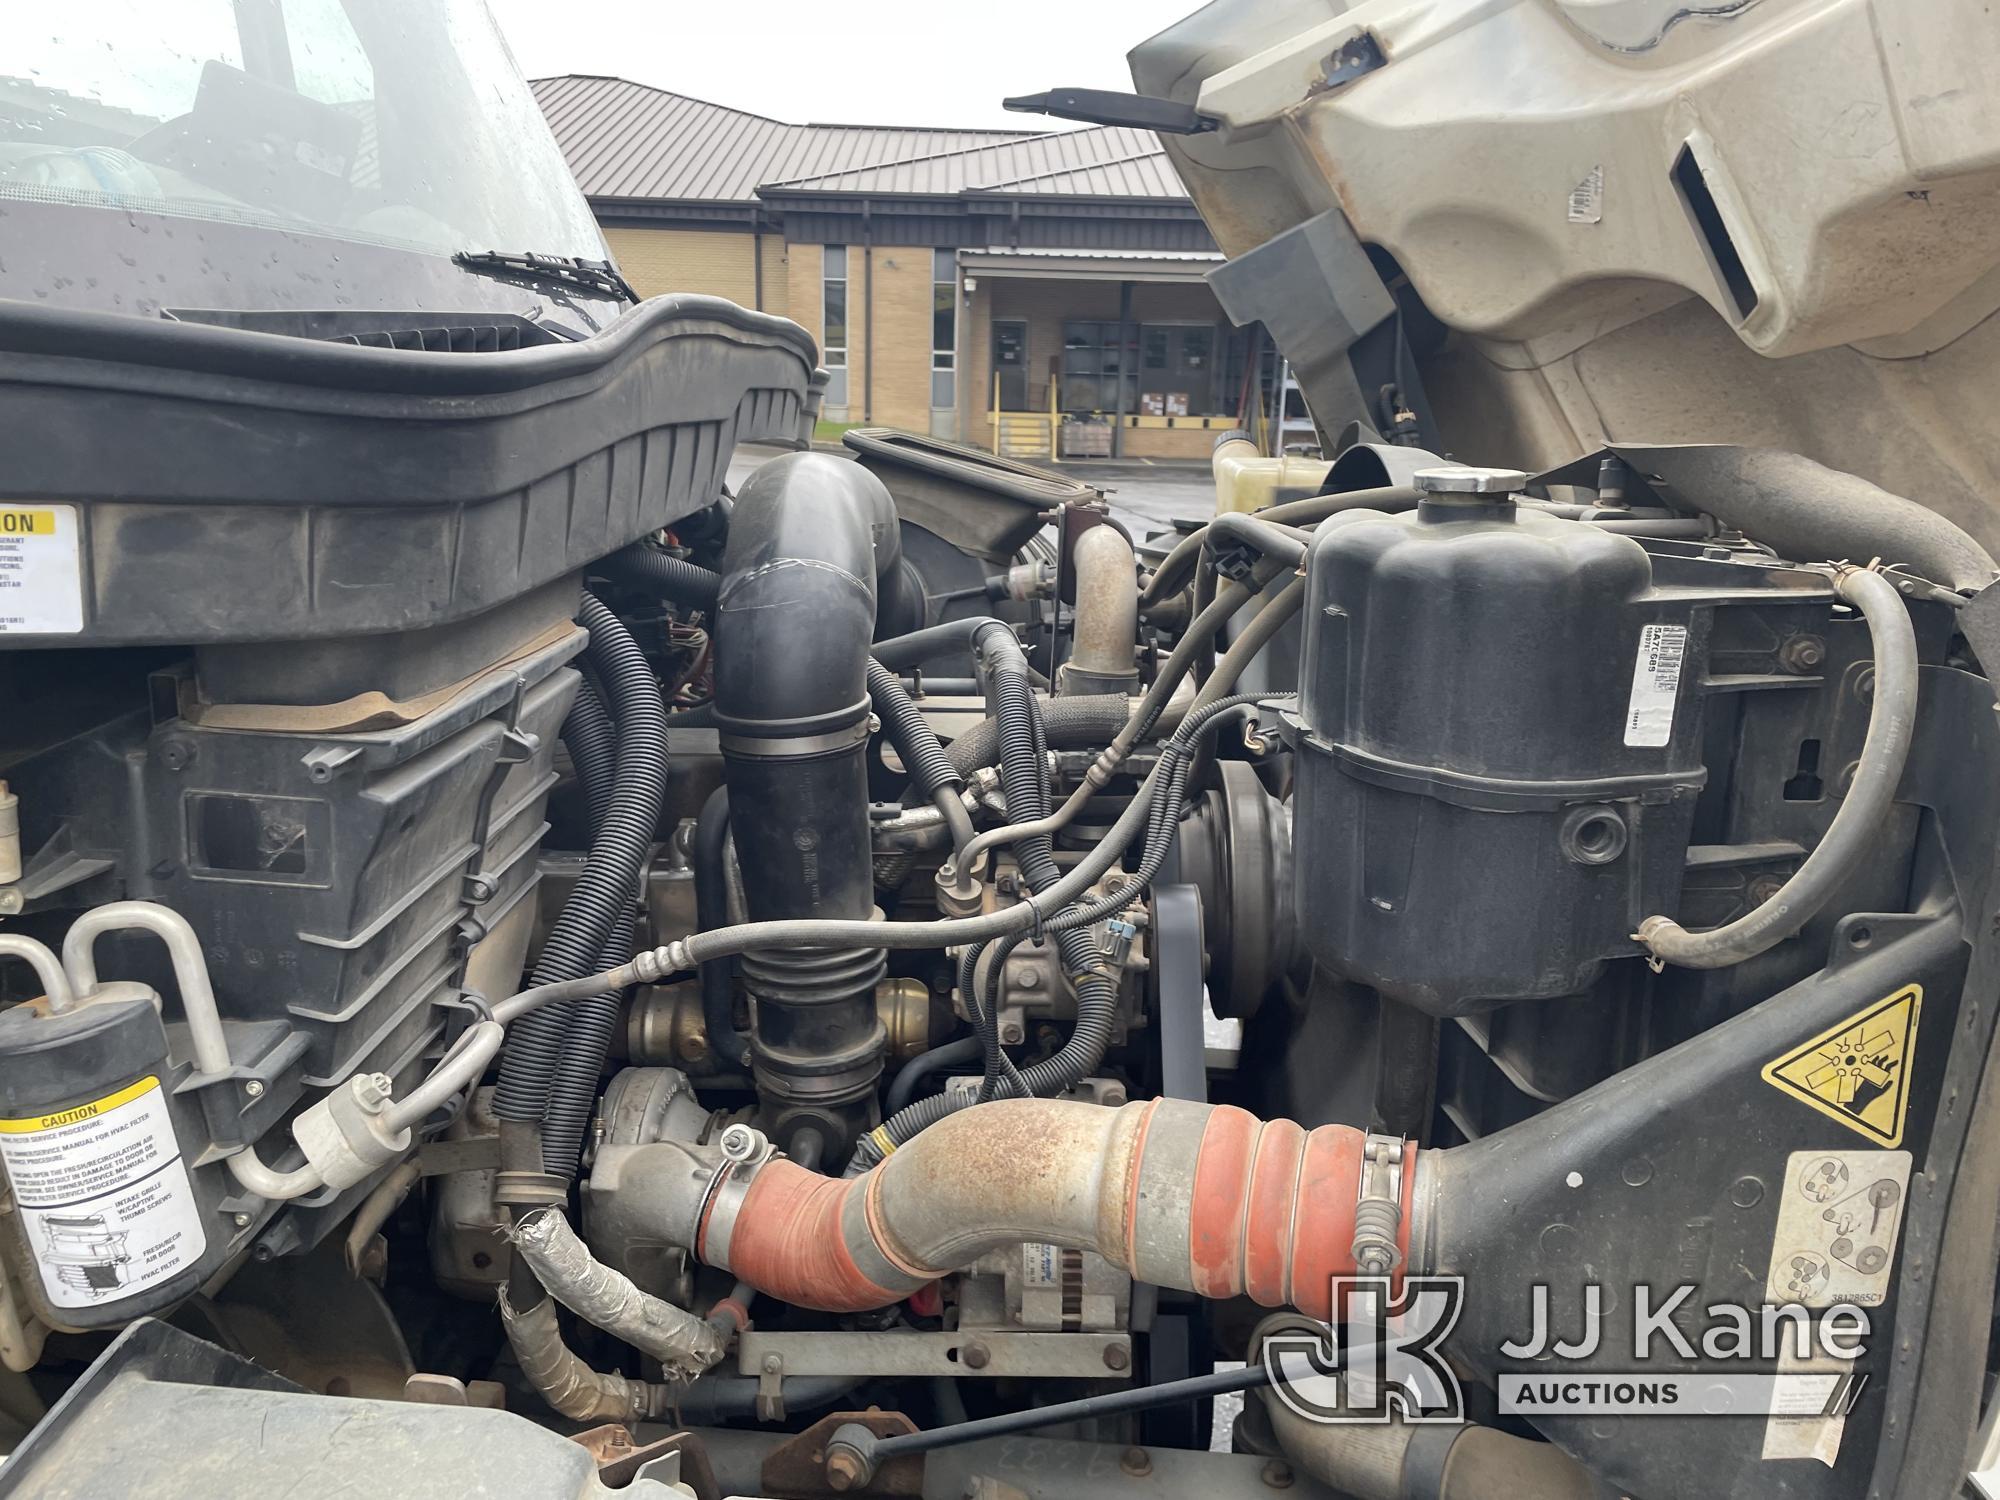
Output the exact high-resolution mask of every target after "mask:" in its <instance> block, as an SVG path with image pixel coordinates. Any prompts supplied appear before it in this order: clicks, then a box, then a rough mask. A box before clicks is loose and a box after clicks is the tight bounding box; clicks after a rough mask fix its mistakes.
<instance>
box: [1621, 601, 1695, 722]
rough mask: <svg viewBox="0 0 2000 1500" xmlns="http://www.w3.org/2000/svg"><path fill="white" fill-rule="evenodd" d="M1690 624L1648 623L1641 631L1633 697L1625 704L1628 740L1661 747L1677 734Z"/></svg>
mask: <svg viewBox="0 0 2000 1500" xmlns="http://www.w3.org/2000/svg"><path fill="white" fill-rule="evenodd" d="M1687 639H1688V633H1687V626H1685V625H1648V626H1645V627H1644V628H1643V629H1641V630H1640V632H1639V659H1638V661H1636V662H1635V663H1633V666H1632V701H1631V702H1630V703H1629V704H1627V705H1626V707H1625V743H1626V744H1628V745H1632V746H1651V747H1653V748H1658V747H1659V746H1661V745H1666V744H1669V743H1671V742H1672V740H1673V737H1674V704H1675V703H1676V702H1677V701H1678V700H1679V698H1680V695H1681V664H1682V663H1683V662H1684V661H1685V660H1686V659H1687Z"/></svg>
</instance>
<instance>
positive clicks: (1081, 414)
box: [958, 249, 1275, 459]
mask: <svg viewBox="0 0 2000 1500" xmlns="http://www.w3.org/2000/svg"><path fill="white" fill-rule="evenodd" d="M958 261H959V276H960V280H961V285H962V287H963V288H964V300H965V305H966V311H967V314H968V316H967V330H966V331H967V334H968V337H967V339H966V340H965V347H966V349H967V351H968V352H969V353H971V354H972V355H973V356H974V357H975V358H983V359H984V361H985V365H984V368H983V369H976V370H972V371H968V372H967V373H968V374H969V375H970V377H971V378H969V379H968V380H966V381H965V382H964V385H963V386H962V387H961V403H962V404H961V410H960V421H961V431H962V433H963V436H964V438H965V440H966V441H968V442H975V443H984V444H985V445H987V446H988V447H991V448H993V449H994V450H995V451H997V452H999V453H1002V454H1005V455H1007V456H1009V457H1017V458H1041V459H1052V458H1054V459H1091V458H1190V459H1201V458H1206V457H1207V456H1208V452H1209V449H1210V448H1211V447H1212V446H1213V445H1214V440H1215V435H1216V434H1217V433H1218V432H1222V431H1227V430H1228V429H1230V428H1233V427H1236V426H1238V425H1239V424H1242V423H1245V422H1248V423H1251V424H1253V425H1254V423H1255V420H1256V415H1257V413H1259V412H1260V411H1261V410H1263V409H1264V408H1263V403H1264V401H1265V400H1266V399H1267V393H1268V390H1269V385H1270V381H1271V380H1272V379H1273V378H1274V374H1273V369H1274V361H1275V357H1274V355H1273V354H1272V353H1271V352H1270V345H1269V341H1268V340H1267V339H1265V338H1264V337H1263V336H1262V330H1261V329H1260V328H1251V329H1238V328H1235V327H1233V326H1232V325H1231V324H1230V322H1229V319H1228V318H1227V317H1226V316H1225V315H1224V313H1223V311H1222V308H1221V305H1220V304H1219V303H1218V302H1217V301H1216V299H1215V295H1214V293H1212V292H1211V291H1210V290H1209V289H1208V285H1207V282H1206V279H1205V278H1206V274H1207V272H1208V271H1209V270H1210V269H1212V268H1213V267H1215V266H1217V265H1220V264H1221V257H1220V256H1216V255H1212V254H1203V253H1199V252H1155V253H1151V254H1138V253H1131V252H1123V251H1117V252H1114V251H1094V250H1075V249H1066V250H1038V249H1026V250H998V249H995V250H961V251H959V252H958Z"/></svg>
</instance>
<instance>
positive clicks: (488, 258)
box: [451, 250, 640, 303]
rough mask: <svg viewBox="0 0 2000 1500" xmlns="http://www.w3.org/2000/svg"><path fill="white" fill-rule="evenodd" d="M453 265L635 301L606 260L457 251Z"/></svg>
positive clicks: (628, 283)
mask: <svg viewBox="0 0 2000 1500" xmlns="http://www.w3.org/2000/svg"><path fill="white" fill-rule="evenodd" d="M451 260H452V264H453V265H458V266H463V267H465V269H466V270H468V271H473V272H477V273H478V274H481V275H486V276H499V277H516V278H519V279H521V280H524V281H543V282H549V281H553V282H556V283H558V284H559V285H562V286H567V287H574V288H576V289H577V290H579V291H586V292H597V293H600V294H604V293H608V294H610V295H611V296H614V297H623V298H624V299H625V300H626V301H628V302H634V303H636V302H638V301H639V300H640V299H639V294H638V293H637V292H635V291H633V290H632V283H631V282H629V281H627V280H626V279H625V278H624V277H623V276H621V275H619V274H618V268H617V267H616V266H614V265H613V264H612V263H611V262H610V261H608V260H584V259H582V258H581V257H579V256H574V255H536V254H534V253H533V252H532V251H524V252H523V253H521V254H518V255H516V254H513V253H512V252H510V251H506V250H461V251H459V252H458V253H457V254H456V255H454V256H452V258H451Z"/></svg>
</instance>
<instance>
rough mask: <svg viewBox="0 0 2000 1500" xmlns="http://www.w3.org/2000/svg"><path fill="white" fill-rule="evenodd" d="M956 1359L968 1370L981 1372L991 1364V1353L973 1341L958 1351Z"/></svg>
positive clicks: (976, 1341) (982, 1345)
mask: <svg viewBox="0 0 2000 1500" xmlns="http://www.w3.org/2000/svg"><path fill="white" fill-rule="evenodd" d="M958 1358H959V1362H960V1363H961V1364H963V1365H964V1366H965V1367H966V1369H968V1370H983V1369H985V1368H986V1367H987V1366H988V1365H990V1364H992V1363H993V1351H992V1350H990V1349H988V1348H987V1347H986V1346H985V1345H984V1344H982V1343H980V1342H979V1341H978V1340H977V1339H974V1340H973V1341H972V1342H971V1343H969V1344H967V1345H966V1346H965V1347H964V1348H963V1349H961V1350H959V1351H958Z"/></svg>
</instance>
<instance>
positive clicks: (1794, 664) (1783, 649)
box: [1778, 635, 1826, 673]
mask: <svg viewBox="0 0 2000 1500" xmlns="http://www.w3.org/2000/svg"><path fill="white" fill-rule="evenodd" d="M1825 664H1826V642H1825V641H1823V640H1821V639H1820V638H1819V637H1818V636H1816V635H1795V636H1793V637H1792V638H1791V639H1790V640H1788V641H1786V642H1785V643H1784V644H1783V645H1782V646H1780V647H1779V648H1778V665H1779V666H1781V667H1783V668H1784V669H1785V670H1786V671H1787V672H1798V673H1806V672H1817V671H1818V670H1819V669H1820V668H1821V667H1822V666H1824V665H1825Z"/></svg>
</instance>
